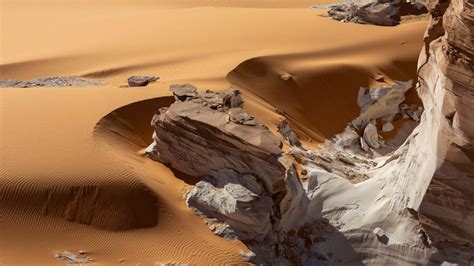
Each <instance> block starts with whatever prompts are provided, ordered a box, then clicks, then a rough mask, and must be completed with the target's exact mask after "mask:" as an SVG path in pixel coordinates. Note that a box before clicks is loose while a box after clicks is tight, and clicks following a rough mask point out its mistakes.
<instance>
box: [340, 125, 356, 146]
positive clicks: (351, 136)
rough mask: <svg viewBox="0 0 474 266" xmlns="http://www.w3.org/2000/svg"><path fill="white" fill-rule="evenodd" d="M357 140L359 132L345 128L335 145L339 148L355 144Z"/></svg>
mask: <svg viewBox="0 0 474 266" xmlns="http://www.w3.org/2000/svg"><path fill="white" fill-rule="evenodd" d="M358 142H359V134H357V132H355V131H354V130H352V129H351V128H346V130H345V131H344V132H343V133H342V134H340V136H338V139H337V142H336V146H338V147H341V148H346V147H351V146H352V145H356V144H358Z"/></svg>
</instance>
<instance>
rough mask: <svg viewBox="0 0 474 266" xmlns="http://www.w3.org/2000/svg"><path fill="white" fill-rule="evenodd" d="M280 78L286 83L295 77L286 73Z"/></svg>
mask: <svg viewBox="0 0 474 266" xmlns="http://www.w3.org/2000/svg"><path fill="white" fill-rule="evenodd" d="M280 78H281V79H282V80H284V81H288V80H290V79H292V78H293V75H291V74H289V73H285V74H283V75H281V76H280Z"/></svg>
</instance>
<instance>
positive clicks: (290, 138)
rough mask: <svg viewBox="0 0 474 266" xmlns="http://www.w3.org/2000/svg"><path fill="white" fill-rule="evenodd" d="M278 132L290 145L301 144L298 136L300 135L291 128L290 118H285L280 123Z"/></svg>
mask: <svg viewBox="0 0 474 266" xmlns="http://www.w3.org/2000/svg"><path fill="white" fill-rule="evenodd" d="M277 127H278V132H280V133H281V135H282V136H283V137H284V138H285V140H286V141H287V142H288V145H290V146H301V142H300V140H299V138H298V135H296V133H295V132H294V131H293V130H292V129H291V127H290V121H288V119H286V118H285V119H283V120H282V121H281V122H280V123H278V126H277Z"/></svg>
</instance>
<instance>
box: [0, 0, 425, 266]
mask: <svg viewBox="0 0 474 266" xmlns="http://www.w3.org/2000/svg"><path fill="white" fill-rule="evenodd" d="M196 2H199V4H196ZM318 2H319V3H322V2H330V1H304V0H301V1H290V0H273V1H270V0H267V1H250V0H248V1H232V0H228V1H216V0H203V1H191V0H179V1H175V0H173V1H172V0H157V1H151V0H140V1H125V0H120V1H111V0H94V1H92V0H72V1H60V0H45V1H39V0H37V1H34V0H3V1H2V3H1V17H2V18H1V23H2V25H1V30H2V32H1V36H2V42H1V53H0V79H7V78H14V79H30V78H35V77H38V76H48V75H55V76H60V75H80V76H84V77H90V78H98V79H103V80H104V81H105V82H106V83H107V84H106V85H104V86H100V87H95V88H30V89H17V88H12V89H0V104H1V107H0V128H1V131H0V156H1V160H0V183H1V187H0V189H1V190H0V192H1V193H0V203H1V204H0V264H3V263H4V264H13V263H15V264H25V263H36V264H38V263H41V264H44V263H55V262H58V261H56V260H55V259H54V253H55V252H58V251H78V250H84V251H86V252H88V253H89V254H90V257H91V258H92V259H94V261H95V262H96V263H99V264H112V263H125V264H130V263H156V262H172V261H174V262H181V263H192V264H203V265H209V264H224V263H237V262H242V257H241V256H240V255H239V250H241V249H242V250H246V247H245V246H244V245H243V244H242V243H240V242H237V241H230V240H224V239H221V238H219V237H216V236H214V235H213V234H212V233H211V232H210V231H209V230H208V229H207V226H206V225H205V223H204V222H203V221H202V220H201V219H200V218H199V217H197V216H195V215H194V214H193V213H192V212H191V211H190V210H189V209H188V208H187V207H186V205H185V203H184V201H183V192H184V191H185V190H186V189H187V188H188V187H189V184H193V183H194V182H195V181H196V180H195V179H192V178H188V177H185V176H181V175H179V174H177V175H175V174H174V173H173V172H172V171H171V170H169V169H168V168H167V167H166V166H164V165H161V164H158V163H156V162H152V161H150V160H148V159H146V158H144V157H143V156H141V155H140V150H142V149H143V148H144V147H145V146H146V145H147V144H148V143H149V142H150V140H151V130H152V129H151V127H150V126H149V121H150V120H151V117H152V115H153V113H154V112H155V111H156V110H157V109H158V108H159V107H160V106H164V105H167V104H169V102H170V99H169V98H166V97H167V96H169V93H168V90H167V87H168V85H169V84H172V83H176V82H192V83H194V84H196V85H197V86H198V87H200V88H202V89H207V88H210V89H222V88H226V87H228V86H229V84H230V83H229V80H230V81H231V82H233V83H234V84H237V85H239V86H240V87H242V88H243V89H245V91H244V94H245V99H246V100H247V109H248V111H249V112H250V113H251V114H254V115H256V116H257V117H258V118H259V119H260V120H261V121H262V122H264V123H266V124H267V125H269V126H270V127H271V128H272V129H273V130H274V129H275V124H276V123H277V121H278V119H281V117H280V116H278V115H276V114H275V112H274V110H273V109H274V108H275V107H280V108H282V109H283V110H284V111H285V112H286V113H287V114H288V115H289V117H290V118H291V120H292V121H293V122H294V123H295V124H296V125H298V126H299V128H300V130H301V131H300V132H302V133H304V134H305V135H306V136H307V137H308V140H309V139H314V140H320V139H322V138H323V137H327V136H330V135H331V134H333V133H335V132H337V131H338V130H340V129H341V128H343V127H344V125H345V123H346V122H348V121H350V120H351V119H352V118H353V117H354V116H356V115H357V113H358V109H357V105H356V97H355V95H356V92H357V90H358V88H359V87H360V86H363V85H375V84H376V83H375V82H374V81H373V80H371V78H370V77H371V76H372V75H374V74H375V73H384V74H385V75H386V76H387V80H390V79H408V78H413V76H414V71H415V68H416V63H415V62H416V58H417V56H418V53H419V50H420V48H421V38H422V35H423V31H424V29H425V26H426V23H425V22H424V21H420V22H413V23H409V24H404V25H401V26H398V27H395V28H385V27H375V26H365V25H355V24H344V23H340V22H337V21H332V20H329V19H326V18H323V17H321V16H319V14H321V12H322V11H317V10H310V9H307V8H305V7H307V6H309V5H310V4H315V3H318ZM256 3H259V4H256ZM216 4H218V6H219V7H211V6H215V5H216ZM270 6H273V7H275V6H276V7H279V8H266V7H270ZM242 7H246V8H242ZM252 58H254V59H252ZM241 63H242V64H241ZM236 67H237V68H236ZM234 68H236V69H235V71H232V70H233V69H234ZM286 72H288V73H291V74H293V75H294V76H295V79H294V80H293V81H290V82H283V81H282V80H281V79H280V78H279V75H281V74H283V73H286ZM229 73H230V74H229ZM140 74H147V75H148V74H155V75H158V76H160V77H161V79H160V81H159V82H157V83H153V84H151V85H149V86H148V87H145V88H123V87H120V86H121V85H124V84H126V78H127V77H128V76H130V75H140ZM228 74H229V76H228V79H226V77H227V75H228ZM157 97H158V99H154V100H149V101H144V102H143V101H142V100H146V99H153V98H157ZM136 102H138V103H136ZM129 104H131V105H129ZM127 105H128V106H127ZM122 106H126V107H124V108H121V109H119V108H120V107H122ZM114 110H117V111H116V112H113V113H111V112H112V111H114ZM110 113H111V114H110ZM99 121H100V122H99ZM97 123H99V124H98V125H97V127H96V124H97Z"/></svg>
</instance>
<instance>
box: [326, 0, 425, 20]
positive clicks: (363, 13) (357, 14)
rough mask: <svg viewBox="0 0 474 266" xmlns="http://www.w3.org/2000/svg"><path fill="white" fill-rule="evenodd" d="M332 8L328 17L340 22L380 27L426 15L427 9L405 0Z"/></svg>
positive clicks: (370, 2)
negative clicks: (413, 16) (407, 18)
mask: <svg viewBox="0 0 474 266" xmlns="http://www.w3.org/2000/svg"><path fill="white" fill-rule="evenodd" d="M360 2H361V3H359V2H356V3H352V4H346V5H336V6H334V7H332V8H331V9H330V10H329V12H328V15H329V16H330V17H331V18H333V19H335V20H339V21H344V22H346V21H347V22H355V23H361V24H375V25H379V26H395V25H398V24H399V23H400V21H401V19H402V16H408V15H420V14H423V13H426V12H427V10H426V7H425V6H423V5H422V4H420V3H417V2H415V3H412V1H405V0H376V1H369V2H368V3H367V1H360Z"/></svg>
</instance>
